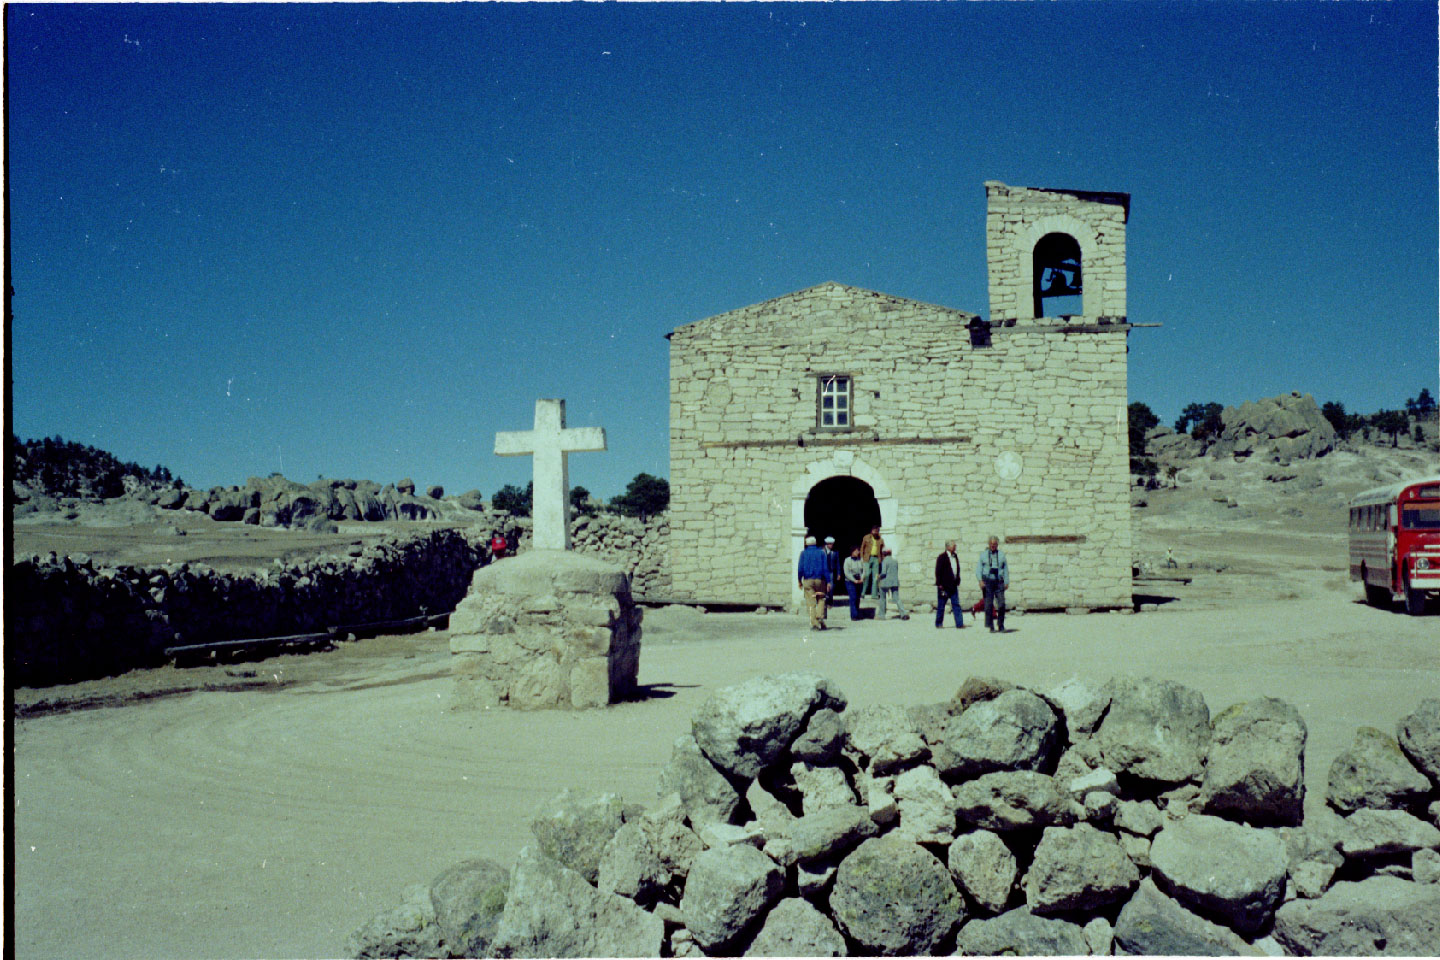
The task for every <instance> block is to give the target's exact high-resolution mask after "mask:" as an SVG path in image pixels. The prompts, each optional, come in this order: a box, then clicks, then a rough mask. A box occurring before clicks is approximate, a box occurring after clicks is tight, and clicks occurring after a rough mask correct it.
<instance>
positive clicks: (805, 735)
mask: <svg viewBox="0 0 1440 960" xmlns="http://www.w3.org/2000/svg"><path fill="white" fill-rule="evenodd" d="M844 746H845V720H844V719H843V718H842V717H841V716H840V714H839V713H837V712H835V711H834V710H830V709H828V708H827V709H823V710H816V711H815V712H814V713H813V714H811V715H810V720H809V721H808V722H807V723H806V724H805V729H804V730H803V731H802V732H801V733H800V736H798V737H796V738H795V742H794V743H792V744H791V745H790V753H791V755H792V756H794V757H795V759H796V760H804V761H806V762H807V763H827V762H829V761H830V760H831V759H832V758H833V757H835V755H836V754H838V753H839V752H840V750H841V748H842V747H844Z"/></svg>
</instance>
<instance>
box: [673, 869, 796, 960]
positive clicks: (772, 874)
mask: <svg viewBox="0 0 1440 960" xmlns="http://www.w3.org/2000/svg"><path fill="white" fill-rule="evenodd" d="M784 886H785V874H784V872H783V871H782V870H781V869H780V868H779V867H778V866H776V864H775V861H773V860H771V859H770V858H769V857H767V856H765V854H763V853H761V852H760V851H759V850H756V849H755V848H754V847H752V846H749V845H747V844H743V843H742V844H733V845H731V846H724V847H711V848H710V849H709V850H706V851H704V852H703V853H701V854H700V855H699V856H698V857H696V858H695V862H694V863H693V864H692V865H691V867H690V877H689V879H688V880H686V881H685V896H684V899H682V900H681V901H680V912H681V913H683V914H684V915H685V926H686V928H687V929H689V931H690V933H691V934H692V935H693V936H694V938H695V942H696V943H698V944H700V946H701V947H703V948H704V949H706V950H711V951H713V950H720V949H723V948H724V947H726V946H728V945H729V944H731V943H732V942H733V941H735V940H736V939H737V938H738V937H739V936H740V935H741V934H742V933H744V932H745V931H746V930H748V929H750V928H751V927H752V925H753V924H755V923H756V922H757V921H759V919H760V918H761V917H762V916H763V915H764V914H765V911H767V910H769V909H770V907H771V905H773V904H774V903H775V902H776V901H777V900H779V899H780V893H781V891H782V890H783V889H784Z"/></svg>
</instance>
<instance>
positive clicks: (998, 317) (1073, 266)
mask: <svg viewBox="0 0 1440 960" xmlns="http://www.w3.org/2000/svg"><path fill="white" fill-rule="evenodd" d="M985 198H986V216H985V250H986V260H987V261H988V266H989V273H990V323H991V325H992V326H1014V325H1017V324H1019V325H1024V324H1034V323H1035V322H1036V321H1037V320H1039V319H1041V318H1045V317H1057V318H1058V317H1061V316H1068V317H1070V318H1072V321H1073V322H1085V323H1106V322H1109V323H1116V322H1123V321H1124V320H1125V316H1126V313H1125V225H1126V223H1127V222H1128V221H1129V219H1130V195H1129V194H1128V193H1096V192H1092V191H1087V190H1049V189H1040V188H1037V187H1009V186H1006V185H1005V184H1003V183H1001V182H1000V181H998V180H987V181H986V182H985Z"/></svg>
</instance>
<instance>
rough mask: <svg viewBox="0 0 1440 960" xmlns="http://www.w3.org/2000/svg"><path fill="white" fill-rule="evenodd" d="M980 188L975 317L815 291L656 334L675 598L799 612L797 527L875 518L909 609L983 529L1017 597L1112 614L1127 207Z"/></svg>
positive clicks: (1124, 488) (1122, 596)
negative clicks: (949, 557) (948, 546)
mask: <svg viewBox="0 0 1440 960" xmlns="http://www.w3.org/2000/svg"><path fill="white" fill-rule="evenodd" d="M985 188H986V194H987V216H986V250H987V260H988V267H989V287H990V318H989V320H988V321H985V320H982V319H981V318H980V317H978V316H977V315H975V314H972V313H966V312H964V311H961V310H955V309H950V308H948V307H942V306H935V305H932V304H926V303H919V302H916V301H913V300H907V299H904V298H901V297H895V296H890V295H887V294H883V293H877V292H874V291H870V290H862V289H858V288H855V287H850V286H845V285H843V284H839V283H833V282H831V283H822V284H820V285H818V286H814V287H810V288H808V289H805V290H800V291H798V292H795V293H791V294H787V295H785V296H781V297H777V298H775V299H773V300H768V301H766V302H764V303H759V304H755V305H754V306H749V307H743V308H741V309H738V310H732V311H730V312H728V313H723V314H720V315H719V316H715V317H710V318H709V319H705V320H700V321H697V322H695V323H691V324H687V325H685V326H682V327H679V328H678V329H676V330H674V331H673V332H672V333H671V334H670V335H669V338H670V491H671V500H670V509H669V523H670V543H669V562H670V571H671V580H672V593H673V596H674V597H675V598H677V599H686V600H691V601H695V602H706V601H710V602H718V601H727V602H746V603H764V604H779V605H788V604H791V603H794V602H797V601H798V598H799V592H798V589H797V586H796V579H795V563H796V557H797V556H798V554H799V553H800V550H801V547H802V544H803V541H804V538H805V536H806V535H807V534H813V535H815V536H817V537H819V538H822V539H823V538H824V537H825V536H834V537H835V538H836V539H837V541H838V542H839V545H840V547H841V548H842V550H844V551H848V547H849V546H851V545H853V544H858V542H859V539H860V537H861V536H863V535H864V534H865V533H866V532H868V531H869V529H870V527H871V526H872V525H878V526H879V527H880V528H881V532H882V534H883V536H884V538H885V542H886V544H887V546H889V547H890V548H891V549H892V550H894V551H895V556H896V557H897V559H898V560H899V561H900V567H901V588H902V589H901V595H902V597H904V598H905V599H906V600H907V601H916V600H921V601H923V600H930V599H933V596H934V595H933V592H932V584H933V570H934V562H935V557H936V556H937V554H938V553H939V552H940V550H941V549H942V547H943V545H944V543H945V541H946V540H950V539H953V540H955V541H957V543H958V544H959V553H960V556H961V559H962V560H963V561H964V569H963V570H962V576H963V580H962V584H961V600H962V603H965V604H969V603H971V602H973V601H974V600H975V599H977V598H978V597H979V594H980V591H979V587H978V585H977V584H976V583H975V582H974V563H975V557H976V556H977V555H978V554H979V552H980V550H981V549H982V548H983V547H984V545H985V541H986V538H987V537H988V536H990V535H992V534H993V535H995V536H998V537H1000V538H1001V540H1002V543H1003V549H1004V550H1005V551H1006V553H1007V554H1008V555H1009V558H1010V568H1011V577H1012V587H1011V590H1010V591H1009V595H1008V598H1007V599H1008V600H1009V603H1010V606H1011V607H1012V608H1013V609H1029V610H1038V609H1062V608H1064V609H1076V608H1080V609H1129V608H1130V606H1131V584H1130V579H1131V566H1130V565H1131V539H1130V507H1129V454H1128V440H1127V436H1128V435H1127V412H1126V405H1127V379H1126V378H1127V371H1126V347H1127V333H1128V330H1129V329H1130V326H1129V323H1128V322H1127V320H1126V308H1125V228H1126V223H1127V221H1128V219H1129V207H1130V198H1129V196H1128V195H1126V194H1122V193H1095V192H1088V191H1075V190H1046V189H1034V188H1025V187H1008V186H1006V185H1005V184H1002V183H999V182H996V181H989V182H987V183H986V184H985ZM1056 304H1059V305H1060V306H1061V307H1062V308H1064V307H1071V308H1072V310H1073V312H1071V313H1068V314H1062V315H1050V316H1046V314H1047V313H1050V314H1055V312H1056V310H1055V306H1056ZM1047 308H1048V309H1047Z"/></svg>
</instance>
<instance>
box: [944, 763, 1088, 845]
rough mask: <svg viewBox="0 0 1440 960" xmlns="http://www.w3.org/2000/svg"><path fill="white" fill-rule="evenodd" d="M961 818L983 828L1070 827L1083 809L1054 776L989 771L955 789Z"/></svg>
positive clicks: (1034, 828)
mask: <svg viewBox="0 0 1440 960" xmlns="http://www.w3.org/2000/svg"><path fill="white" fill-rule="evenodd" d="M954 792H955V805H956V808H957V810H958V811H959V814H960V819H961V820H963V821H965V822H966V823H970V824H973V825H974V826H976V827H979V828H980V829H982V830H995V831H997V832H1000V833H1007V832H1009V831H1012V830H1038V829H1042V828H1044V827H1053V826H1069V825H1070V824H1072V823H1074V822H1076V821H1077V820H1079V819H1081V817H1082V816H1083V815H1084V810H1083V809H1082V808H1081V807H1080V805H1079V804H1077V803H1076V802H1075V801H1073V800H1071V799H1070V798H1069V797H1068V796H1066V795H1065V792H1064V791H1063V790H1062V789H1061V788H1060V785H1059V784H1057V783H1056V782H1055V779H1054V778H1053V777H1047V776H1046V775H1045V774H1043V773H1035V772H1033V771H1030V770H1012V771H1007V772H1002V773H987V774H985V776H983V777H977V778H976V779H974V780H967V781H966V782H964V783H962V784H960V785H959V786H958V787H956V788H955V791H954Z"/></svg>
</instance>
